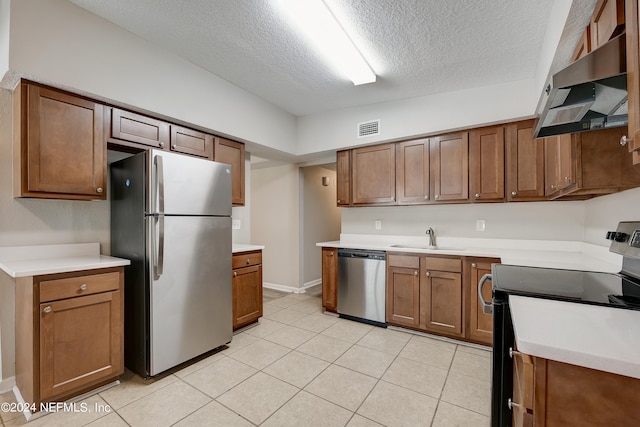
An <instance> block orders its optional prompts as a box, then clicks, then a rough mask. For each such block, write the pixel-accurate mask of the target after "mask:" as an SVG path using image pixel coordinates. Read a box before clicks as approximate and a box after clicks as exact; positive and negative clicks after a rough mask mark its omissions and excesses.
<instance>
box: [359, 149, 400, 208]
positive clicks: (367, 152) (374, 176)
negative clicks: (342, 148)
mask: <svg viewBox="0 0 640 427" xmlns="http://www.w3.org/2000/svg"><path fill="white" fill-rule="evenodd" d="M351 155H352V156H353V157H352V159H351V162H352V163H351V172H352V173H351V177H352V178H353V204H356V205H358V204H393V203H395V200H396V150H395V145H394V144H382V145H376V146H373V147H364V148H356V149H354V150H352V151H351Z"/></svg>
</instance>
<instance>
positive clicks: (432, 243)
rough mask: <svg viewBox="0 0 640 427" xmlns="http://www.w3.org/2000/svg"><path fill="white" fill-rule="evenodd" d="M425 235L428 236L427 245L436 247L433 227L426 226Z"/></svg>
mask: <svg viewBox="0 0 640 427" xmlns="http://www.w3.org/2000/svg"><path fill="white" fill-rule="evenodd" d="M427 236H429V246H432V247H434V248H435V247H436V232H435V231H433V228H431V227H429V228H427Z"/></svg>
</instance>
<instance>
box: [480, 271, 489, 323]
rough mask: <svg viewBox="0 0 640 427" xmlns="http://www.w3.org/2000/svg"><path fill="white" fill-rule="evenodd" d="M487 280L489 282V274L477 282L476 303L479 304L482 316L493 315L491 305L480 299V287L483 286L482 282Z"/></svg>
mask: <svg viewBox="0 0 640 427" xmlns="http://www.w3.org/2000/svg"><path fill="white" fill-rule="evenodd" d="M487 280H491V274H485V275H484V276H482V278H481V279H480V281H479V282H478V302H480V305H481V306H482V311H483V312H484V314H493V304H492V303H490V302H486V301H485V300H484V298H482V286H484V282H486V281H487Z"/></svg>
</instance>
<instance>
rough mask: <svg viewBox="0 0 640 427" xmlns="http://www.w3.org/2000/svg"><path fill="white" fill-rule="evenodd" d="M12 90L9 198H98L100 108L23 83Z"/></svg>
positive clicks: (101, 192)
mask: <svg viewBox="0 0 640 427" xmlns="http://www.w3.org/2000/svg"><path fill="white" fill-rule="evenodd" d="M17 91H18V92H17V93H16V96H14V102H15V108H16V109H15V111H20V114H16V115H15V117H16V120H20V123H16V124H15V126H16V129H19V130H20V131H17V132H15V151H16V153H20V155H19V156H16V157H15V159H16V163H15V165H14V174H15V175H14V195H15V196H16V197H40V198H60V199H86V200H89V199H100V200H104V199H105V198H106V193H107V192H106V179H107V176H106V175H107V157H106V155H107V146H106V142H105V138H104V132H103V108H104V107H103V106H102V105H100V104H97V103H95V102H93V101H91V100H87V99H84V98H81V97H77V96H74V95H71V94H68V93H66V92H62V91H57V90H54V89H50V88H46V87H43V86H39V85H36V84H31V83H27V82H24V81H23V82H22V83H21V84H20V86H19V89H17Z"/></svg>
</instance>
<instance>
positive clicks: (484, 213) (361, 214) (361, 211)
mask: <svg viewBox="0 0 640 427" xmlns="http://www.w3.org/2000/svg"><path fill="white" fill-rule="evenodd" d="M478 219H483V220H485V225H486V231H484V232H479V231H476V220H478ZM376 220H381V221H382V229H381V230H375V228H374V221H376ZM584 224H585V218H584V202H580V201H575V202H526V203H525V202H521V203H478V204H462V205H437V206H402V207H392V206H388V207H375V208H342V233H346V234H383V235H387V234H390V235H403V236H425V230H426V229H427V227H433V229H434V230H435V231H436V237H437V236H446V237H471V238H487V239H532V240H578V241H580V240H582V239H583V234H584ZM425 239H426V236H425Z"/></svg>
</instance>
